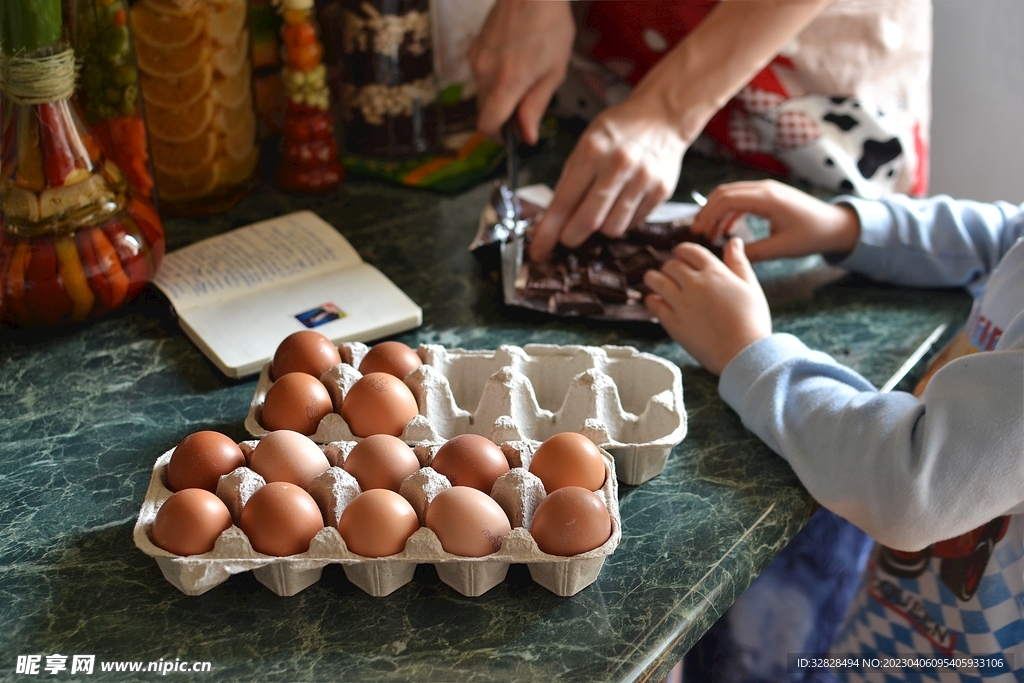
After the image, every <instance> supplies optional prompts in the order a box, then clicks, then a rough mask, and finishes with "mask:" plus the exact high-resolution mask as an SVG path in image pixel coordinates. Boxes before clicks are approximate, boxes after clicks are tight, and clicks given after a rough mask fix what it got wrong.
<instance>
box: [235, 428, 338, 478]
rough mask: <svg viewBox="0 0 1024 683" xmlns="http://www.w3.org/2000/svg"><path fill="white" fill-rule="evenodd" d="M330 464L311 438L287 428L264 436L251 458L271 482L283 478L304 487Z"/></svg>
mask: <svg viewBox="0 0 1024 683" xmlns="http://www.w3.org/2000/svg"><path fill="white" fill-rule="evenodd" d="M330 466H331V463H330V462H328V460H327V456H326V455H324V452H323V451H322V450H320V447H319V446H317V445H316V443H314V442H313V440H312V439H310V438H309V437H308V436H305V435H304V434H299V433H298V432H294V431H291V430H288V429H280V430H278V431H276V432H270V433H269V434H267V435H266V436H264V437H263V438H262V439H260V442H259V444H257V445H256V448H254V449H253V451H252V456H250V458H249V467H250V468H251V469H252V470H253V471H254V472H256V474H258V475H260V476H261V477H263V478H264V479H265V480H266V481H267V482H268V483H270V482H274V481H283V482H289V483H292V484H295V485H296V486H301V487H302V488H304V489H305V488H308V487H309V485H310V484H311V483H312V482H313V480H314V479H316V478H317V477H318V476H319V475H321V474H323V473H324V472H326V471H327V470H328V468H330Z"/></svg>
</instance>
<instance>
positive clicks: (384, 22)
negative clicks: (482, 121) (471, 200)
mask: <svg viewBox="0 0 1024 683" xmlns="http://www.w3.org/2000/svg"><path fill="white" fill-rule="evenodd" d="M344 7H345V20H344V25H345V31H344V35H345V40H344V45H343V52H344V54H345V59H344V62H345V63H344V69H343V77H342V81H343V84H342V88H343V93H342V95H343V97H342V99H343V102H342V116H343V118H344V122H345V131H344V132H345V134H344V146H345V151H346V152H347V153H349V154H354V155H357V156H365V157H371V158H381V159H394V158H402V157H410V156H416V155H419V154H423V153H426V152H430V151H433V150H434V149H436V148H437V146H438V145H439V143H440V139H441V130H440V116H439V105H438V100H437V81H436V78H435V76H434V57H433V50H432V40H431V28H430V1H429V0H344Z"/></svg>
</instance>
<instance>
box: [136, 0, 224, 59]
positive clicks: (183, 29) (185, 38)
mask: <svg viewBox="0 0 1024 683" xmlns="http://www.w3.org/2000/svg"><path fill="white" fill-rule="evenodd" d="M130 16H131V24H132V36H133V37H134V38H135V43H136V49H139V43H141V44H142V45H143V47H144V48H156V49H159V50H173V49H175V48H180V47H184V46H186V45H189V44H190V43H192V42H193V41H195V40H196V39H197V38H198V37H199V36H200V34H201V33H202V32H203V29H204V28H205V26H206V17H205V16H204V14H203V13H202V12H192V13H182V12H180V11H179V12H176V11H173V10H172V8H171V7H170V6H168V5H166V4H163V3H154V2H151V1H147V0H143V2H139V3H136V4H135V6H134V7H132V9H131V14H130Z"/></svg>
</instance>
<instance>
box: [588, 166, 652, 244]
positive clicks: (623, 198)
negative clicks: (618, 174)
mask: <svg viewBox="0 0 1024 683" xmlns="http://www.w3.org/2000/svg"><path fill="white" fill-rule="evenodd" d="M654 185H655V183H653V182H652V180H651V179H650V178H649V177H648V175H647V174H646V173H644V172H639V173H636V174H635V175H634V176H633V177H632V178H630V179H629V181H628V182H627V183H626V184H625V186H624V187H623V188H622V191H621V192H620V193H619V196H618V198H617V199H616V200H615V204H614V205H613V206H612V209H611V211H609V212H608V216H607V217H606V218H605V220H604V223H603V224H602V225H601V227H600V230H599V231H600V233H601V234H602V235H605V236H607V237H613V238H614V237H621V236H622V235H623V234H625V232H626V231H627V230H628V229H629V227H630V226H631V225H633V224H634V223H635V222H636V216H637V214H638V213H639V207H640V205H641V204H642V203H644V202H646V201H647V197H648V196H649V194H650V193H652V192H656V191H657V188H656V187H654ZM645 215H646V214H645Z"/></svg>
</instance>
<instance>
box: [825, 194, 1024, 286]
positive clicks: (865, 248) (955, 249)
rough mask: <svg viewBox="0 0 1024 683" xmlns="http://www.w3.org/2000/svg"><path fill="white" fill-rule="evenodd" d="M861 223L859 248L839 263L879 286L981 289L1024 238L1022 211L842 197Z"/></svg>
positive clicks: (942, 201) (937, 200)
mask: <svg viewBox="0 0 1024 683" xmlns="http://www.w3.org/2000/svg"><path fill="white" fill-rule="evenodd" d="M836 202H838V203H841V204H843V205H846V206H849V207H850V208H851V209H853V210H854V211H855V212H856V214H857V217H858V221H859V223H860V225H861V230H860V237H859V240H858V242H857V246H856V248H855V249H854V250H853V252H852V253H851V254H849V256H848V257H847V258H845V259H842V260H839V261H838V262H836V265H839V266H841V267H843V268H848V269H850V270H853V271H855V272H858V273H861V274H863V275H867V276H868V277H870V278H872V279H874V280H878V281H881V282H891V283H893V284H901V285H910V286H918V287H937V286H947V287H967V288H969V289H974V286H976V285H981V284H983V283H984V281H985V280H986V279H987V277H988V275H989V274H990V273H991V272H992V270H993V269H994V268H995V267H996V265H997V264H998V263H999V261H1000V259H1001V258H1002V257H1003V255H1004V254H1005V253H1006V252H1007V251H1009V249H1010V247H1012V246H1013V244H1014V242H1016V241H1017V239H1018V238H1020V237H1021V236H1022V235H1024V213H1022V207H1017V206H1014V205H1013V204H1009V203H1006V202H996V203H992V204H988V203H982V202H971V201H962V200H954V199H951V198H950V197H946V196H939V197H931V198H929V199H911V198H909V197H905V196H902V195H896V196H893V197H889V198H886V199H883V200H878V201H869V200H863V199H857V198H854V197H841V198H839V199H837V200H836Z"/></svg>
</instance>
